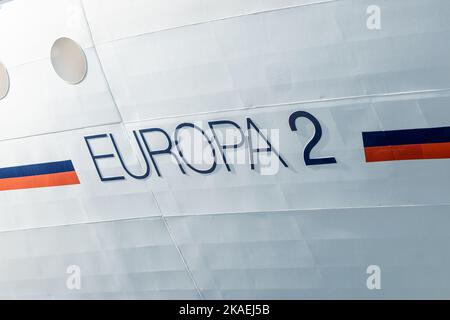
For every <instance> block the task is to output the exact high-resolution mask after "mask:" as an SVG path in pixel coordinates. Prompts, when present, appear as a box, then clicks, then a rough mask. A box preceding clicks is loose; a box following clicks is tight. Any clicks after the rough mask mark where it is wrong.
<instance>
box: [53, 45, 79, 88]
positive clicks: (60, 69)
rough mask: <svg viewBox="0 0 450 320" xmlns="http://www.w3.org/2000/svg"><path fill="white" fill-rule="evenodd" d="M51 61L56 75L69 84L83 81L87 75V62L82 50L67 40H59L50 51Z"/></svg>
mask: <svg viewBox="0 0 450 320" xmlns="http://www.w3.org/2000/svg"><path fill="white" fill-rule="evenodd" d="M50 56H51V61H52V65H53V69H55V72H56V74H57V75H58V76H59V77H60V78H61V79H63V80H64V81H66V82H68V83H70V84H78V83H80V82H81V81H83V79H84V77H86V73H87V60H86V55H85V54H84V51H83V49H82V48H81V47H80V45H79V44H78V43H76V42H75V41H73V40H72V39H69V38H59V39H58V40H56V41H55V43H54V44H53V46H52V50H51V54H50Z"/></svg>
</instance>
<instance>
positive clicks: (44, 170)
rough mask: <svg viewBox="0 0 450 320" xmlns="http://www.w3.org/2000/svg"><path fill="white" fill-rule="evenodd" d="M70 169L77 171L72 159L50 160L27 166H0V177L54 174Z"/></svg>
mask: <svg viewBox="0 0 450 320" xmlns="http://www.w3.org/2000/svg"><path fill="white" fill-rule="evenodd" d="M70 171H75V168H74V167H73V164H72V161H70V160H67V161H59V162H48V163H40V164H31V165H26V166H17V167H9V168H0V179H8V178H20V177H29V176H38V175H43V174H52V173H61V172H70Z"/></svg>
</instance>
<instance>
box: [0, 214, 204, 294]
mask: <svg viewBox="0 0 450 320" xmlns="http://www.w3.org/2000/svg"><path fill="white" fill-rule="evenodd" d="M0 239H1V241H0V252H1V254H0V256H1V259H0V262H1V263H0V274H1V275H0V283H1V286H0V287H1V289H0V296H2V297H3V298H12V297H15V298H31V297H39V298H40V299H42V298H52V297H53V298H59V299H61V298H64V299H79V298H81V299H82V298H86V297H90V298H97V299H101V298H113V297H114V296H118V295H121V296H122V297H123V298H133V297H135V296H137V297H139V296H141V298H144V297H147V298H153V299H157V298H159V299H177V298H178V299H180V298H184V299H198V298H199V296H198V293H197V291H196V289H195V287H194V284H193V283H192V281H191V279H190V278H189V275H188V273H187V271H186V269H185V266H184V264H183V262H182V260H181V257H180V255H179V252H178V251H177V249H176V247H175V246H174V244H173V242H172V239H171V238H170V236H169V234H168V231H167V229H166V227H165V224H164V223H163V221H162V220H161V219H159V218H156V219H145V220H131V221H116V222H102V223H94V224H79V225H71V226H66V227H52V228H42V229H31V230H24V231H18V232H13V233H11V232H0ZM55 239H59V241H55ZM70 265H77V266H78V267H79V268H80V272H81V277H82V279H81V290H79V291H78V290H74V291H70V290H68V289H67V287H66V280H67V277H68V276H69V275H68V274H67V273H66V270H67V267H68V266H70Z"/></svg>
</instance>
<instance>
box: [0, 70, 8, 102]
mask: <svg viewBox="0 0 450 320" xmlns="http://www.w3.org/2000/svg"><path fill="white" fill-rule="evenodd" d="M8 91H9V75H8V70H6V67H5V66H4V65H3V64H2V63H1V62H0V100H1V99H3V98H4V97H6V95H7V94H8Z"/></svg>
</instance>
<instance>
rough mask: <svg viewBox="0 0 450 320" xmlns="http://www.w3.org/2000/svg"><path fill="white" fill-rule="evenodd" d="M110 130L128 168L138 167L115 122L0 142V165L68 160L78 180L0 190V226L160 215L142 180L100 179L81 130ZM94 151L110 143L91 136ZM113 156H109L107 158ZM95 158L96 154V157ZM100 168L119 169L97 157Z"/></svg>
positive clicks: (91, 132)
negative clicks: (0, 152)
mask: <svg viewBox="0 0 450 320" xmlns="http://www.w3.org/2000/svg"><path fill="white" fill-rule="evenodd" d="M104 131H106V132H108V133H112V134H113V135H114V137H115V139H116V141H117V143H118V144H119V145H120V146H121V151H122V152H123V153H124V155H123V156H124V161H125V163H126V164H127V166H128V167H129V168H130V170H133V171H136V168H139V167H140V165H139V163H138V159H137V157H136V156H135V155H134V154H133V152H132V151H131V146H130V145H129V143H128V138H127V136H126V133H125V131H124V130H123V127H122V126H120V125H116V126H107V127H99V128H91V129H84V130H78V131H70V132H65V133H59V134H52V135H43V136H37V137H31V138H26V139H19V140H10V141H4V142H0V149H1V150H2V157H1V159H0V167H1V168H7V167H14V166H21V165H29V164H37V163H46V162H54V161H64V160H72V162H73V164H74V167H75V169H76V172H77V174H78V177H79V179H80V182H81V184H79V185H71V186H62V187H50V188H38V189H28V190H12V191H3V192H0V211H1V212H2V214H1V215H0V226H1V227H0V231H6V230H15V229H28V228H38V227H46V226H58V225H67V224H77V223H89V222H96V221H110V220H120V219H129V218H136V217H149V216H158V215H160V211H159V208H158V206H157V204H156V202H155V199H154V197H153V195H152V193H151V192H150V190H149V189H148V187H147V186H146V185H145V183H143V182H142V181H136V180H130V179H128V180H125V181H121V182H120V183H115V184H114V183H101V182H100V179H99V178H98V175H97V172H96V171H95V167H94V164H93V162H92V159H91V158H90V156H89V152H88V149H87V146H86V143H85V141H84V136H89V135H95V134H98V133H103V132H104ZM91 144H92V145H93V146H94V147H95V150H96V151H97V152H102V150H105V149H106V150H107V148H109V147H110V144H106V145H105V144H104V143H103V142H102V141H95V142H91ZM113 160H114V159H113ZM100 161H101V160H100ZM101 165H102V169H103V173H104V174H105V175H113V174H115V173H117V172H119V170H118V169H119V166H120V163H117V162H116V161H109V160H108V159H106V160H103V161H102V163H101Z"/></svg>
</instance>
